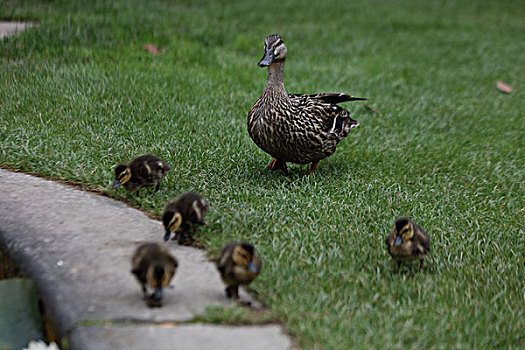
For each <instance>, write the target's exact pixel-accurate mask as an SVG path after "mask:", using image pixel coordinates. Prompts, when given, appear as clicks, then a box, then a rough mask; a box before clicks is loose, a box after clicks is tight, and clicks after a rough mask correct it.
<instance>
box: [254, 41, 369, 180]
mask: <svg viewBox="0 0 525 350" xmlns="http://www.w3.org/2000/svg"><path fill="white" fill-rule="evenodd" d="M286 54H287V49H286V46H285V45H284V42H283V39H282V38H281V36H280V35H276V34H273V35H269V36H267V37H266V40H265V41H264V56H263V58H262V59H261V61H260V62H259V67H268V83H267V84H266V87H265V88H264V91H263V93H262V95H261V97H259V99H257V101H255V104H254V105H253V106H252V108H251V109H250V112H248V133H249V134H250V137H251V138H252V140H253V141H254V142H255V144H257V146H259V147H260V148H261V149H262V150H263V151H264V152H266V153H268V154H269V155H271V156H272V157H274V158H275V159H274V160H273V161H272V162H271V163H270V165H269V166H268V169H270V170H284V171H286V163H287V162H291V163H297V164H308V163H312V165H311V167H310V171H309V174H311V173H313V171H314V170H315V168H316V167H317V164H318V163H319V161H320V160H321V159H324V158H326V157H328V156H329V155H331V154H332V153H334V152H335V148H336V146H337V144H338V143H339V142H340V141H341V140H342V139H344V138H345V137H346V136H347V135H348V133H349V132H350V130H352V129H353V128H356V127H358V126H359V123H358V122H357V121H355V120H353V119H352V118H350V116H349V114H348V111H347V110H346V109H343V108H341V107H339V106H337V103H341V102H346V101H355V100H366V99H365V98H359V97H352V96H349V95H346V94H337V93H322V94H315V95H302V94H291V95H289V94H287V93H286V90H285V89H284V62H285V60H286Z"/></svg>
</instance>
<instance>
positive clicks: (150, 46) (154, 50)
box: [142, 44, 160, 56]
mask: <svg viewBox="0 0 525 350" xmlns="http://www.w3.org/2000/svg"><path fill="white" fill-rule="evenodd" d="M142 49H143V50H146V51H148V52H149V53H150V54H152V55H153V56H158V55H159V54H160V51H159V49H158V48H157V47H156V46H155V45H153V44H145V45H144V46H142Z"/></svg>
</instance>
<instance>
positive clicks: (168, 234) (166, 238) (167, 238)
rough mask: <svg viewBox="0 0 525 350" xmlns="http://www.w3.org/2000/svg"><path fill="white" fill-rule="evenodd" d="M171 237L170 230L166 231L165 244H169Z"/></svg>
mask: <svg viewBox="0 0 525 350" xmlns="http://www.w3.org/2000/svg"><path fill="white" fill-rule="evenodd" d="M170 237H171V232H170V230H166V233H165V234H164V242H167V241H168V240H169V239H170Z"/></svg>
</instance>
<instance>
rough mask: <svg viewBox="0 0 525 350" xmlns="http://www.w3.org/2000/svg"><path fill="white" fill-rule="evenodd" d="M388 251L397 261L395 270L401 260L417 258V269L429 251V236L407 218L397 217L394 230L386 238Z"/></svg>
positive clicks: (398, 267) (399, 265)
mask: <svg viewBox="0 0 525 350" xmlns="http://www.w3.org/2000/svg"><path fill="white" fill-rule="evenodd" d="M386 244H387V247H388V253H390V255H391V256H392V258H393V259H394V260H396V262H397V271H399V269H400V267H401V263H402V262H403V261H408V260H417V259H419V270H421V269H422V268H423V262H424V260H425V257H426V256H427V254H428V252H429V251H430V238H429V237H428V234H427V233H426V232H425V230H424V229H423V228H421V227H420V226H418V225H417V224H416V223H415V222H414V221H412V220H411V219H409V218H405V217H402V218H399V219H397V220H396V222H395V224H394V231H393V232H392V233H391V234H389V235H388V237H387V238H386Z"/></svg>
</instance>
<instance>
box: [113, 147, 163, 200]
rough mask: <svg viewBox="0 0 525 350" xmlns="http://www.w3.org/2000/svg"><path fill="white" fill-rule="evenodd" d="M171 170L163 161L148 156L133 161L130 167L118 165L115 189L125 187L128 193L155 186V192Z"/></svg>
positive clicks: (150, 155) (153, 156) (151, 155)
mask: <svg viewBox="0 0 525 350" xmlns="http://www.w3.org/2000/svg"><path fill="white" fill-rule="evenodd" d="M170 170H171V168H170V166H169V165H167V164H166V163H165V162H164V161H163V160H162V159H160V158H159V157H157V156H155V155H153V154H146V155H143V156H140V157H137V158H135V159H133V160H132V161H131V162H130V163H129V164H128V165H126V164H118V165H117V166H116V167H115V183H114V184H113V188H118V187H119V186H120V185H124V188H125V189H126V190H128V191H137V194H138V192H139V190H140V188H141V187H143V186H155V191H158V190H159V188H160V181H161V180H162V178H163V177H164V176H166V174H167V173H168V171H170Z"/></svg>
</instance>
